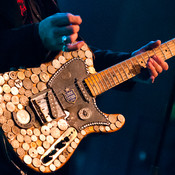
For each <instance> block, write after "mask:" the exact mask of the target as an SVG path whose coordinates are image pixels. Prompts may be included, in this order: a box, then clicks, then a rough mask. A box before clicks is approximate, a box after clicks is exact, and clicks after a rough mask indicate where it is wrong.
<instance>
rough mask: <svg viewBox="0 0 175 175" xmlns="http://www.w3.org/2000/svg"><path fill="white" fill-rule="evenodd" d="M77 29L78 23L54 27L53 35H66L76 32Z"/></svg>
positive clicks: (78, 28)
mask: <svg viewBox="0 0 175 175" xmlns="http://www.w3.org/2000/svg"><path fill="white" fill-rule="evenodd" d="M79 30H80V27H79V25H69V26H66V27H55V30H54V37H58V36H63V35H65V36H68V35H71V34H73V33H78V32H79Z"/></svg>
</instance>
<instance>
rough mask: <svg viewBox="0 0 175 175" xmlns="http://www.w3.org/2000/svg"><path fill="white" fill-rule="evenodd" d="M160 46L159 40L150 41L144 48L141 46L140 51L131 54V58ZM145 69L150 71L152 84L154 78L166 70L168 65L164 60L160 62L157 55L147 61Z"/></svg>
mask: <svg viewBox="0 0 175 175" xmlns="http://www.w3.org/2000/svg"><path fill="white" fill-rule="evenodd" d="M160 44H161V41H160V40H157V41H151V42H149V43H148V44H146V45H145V46H143V47H141V48H140V49H138V50H136V51H135V52H133V53H132V56H135V55H138V54H141V53H143V52H146V51H148V50H151V49H154V48H156V47H158V46H159V45H160ZM147 68H148V69H149V71H150V79H151V81H152V83H153V82H154V80H155V78H156V77H157V76H158V75H159V74H160V73H162V71H163V70H168V64H167V63H166V62H165V61H164V60H162V59H161V58H160V57H158V56H157V55H154V56H152V57H151V58H149V59H148V62H147Z"/></svg>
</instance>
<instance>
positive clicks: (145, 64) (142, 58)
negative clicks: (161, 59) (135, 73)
mask: <svg viewBox="0 0 175 175" xmlns="http://www.w3.org/2000/svg"><path fill="white" fill-rule="evenodd" d="M146 53H147V52H146ZM140 56H141V57H142V60H143V61H144V63H145V65H146V64H147V63H146V61H145V58H144V57H143V55H142V54H140Z"/></svg>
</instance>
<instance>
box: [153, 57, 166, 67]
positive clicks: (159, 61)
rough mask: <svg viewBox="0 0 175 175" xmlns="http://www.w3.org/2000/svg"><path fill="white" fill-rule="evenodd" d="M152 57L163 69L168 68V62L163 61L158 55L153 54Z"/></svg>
mask: <svg viewBox="0 0 175 175" xmlns="http://www.w3.org/2000/svg"><path fill="white" fill-rule="evenodd" d="M152 59H153V60H155V61H156V62H157V63H158V64H159V65H160V66H161V67H162V69H163V70H168V68H169V67H168V64H167V63H166V62H165V61H163V60H162V59H161V58H160V57H158V56H156V55H154V56H153V57H152Z"/></svg>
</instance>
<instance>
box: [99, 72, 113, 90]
mask: <svg viewBox="0 0 175 175" xmlns="http://www.w3.org/2000/svg"><path fill="white" fill-rule="evenodd" d="M99 74H100V76H101V77H102V79H103V80H104V82H105V84H106V87H107V88H108V89H110V88H109V86H108V84H107V82H106V80H105V78H104V77H103V75H101V73H99Z"/></svg>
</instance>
